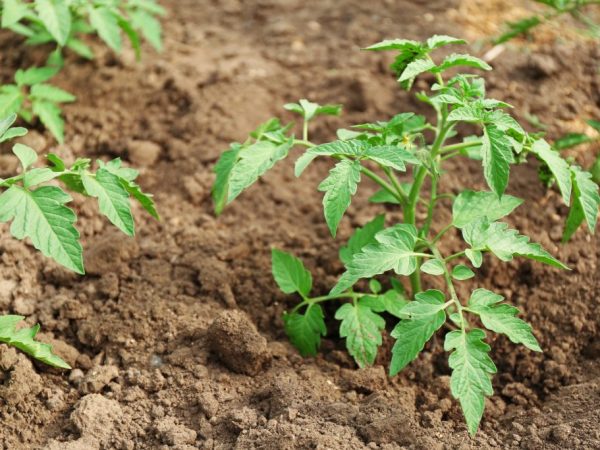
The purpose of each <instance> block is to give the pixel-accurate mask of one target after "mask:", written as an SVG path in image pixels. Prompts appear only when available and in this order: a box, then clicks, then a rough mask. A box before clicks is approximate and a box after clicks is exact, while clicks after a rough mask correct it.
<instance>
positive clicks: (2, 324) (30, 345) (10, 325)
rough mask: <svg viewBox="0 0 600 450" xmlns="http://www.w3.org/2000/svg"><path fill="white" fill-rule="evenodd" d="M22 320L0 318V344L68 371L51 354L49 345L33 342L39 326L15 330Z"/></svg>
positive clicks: (12, 317)
mask: <svg viewBox="0 0 600 450" xmlns="http://www.w3.org/2000/svg"><path fill="white" fill-rule="evenodd" d="M23 319H24V317H23V316H13V315H4V316H0V342H4V343H6V344H8V345H12V346H13V347H16V348H18V349H19V350H21V351H22V352H24V353H26V354H28V355H30V356H32V357H33V358H35V359H38V360H40V361H42V362H44V363H46V364H48V365H50V366H54V367H59V368H61V369H70V368H71V366H69V365H68V364H67V363H66V362H65V361H63V360H62V359H61V358H60V357H58V356H57V355H55V354H54V353H52V346H51V345H49V344H44V343H43V342H39V341H36V340H35V335H36V334H37V332H38V331H39V329H40V326H39V325H35V326H33V327H31V328H21V329H19V330H17V329H16V325H17V324H18V323H19V322H21V321H22V320H23Z"/></svg>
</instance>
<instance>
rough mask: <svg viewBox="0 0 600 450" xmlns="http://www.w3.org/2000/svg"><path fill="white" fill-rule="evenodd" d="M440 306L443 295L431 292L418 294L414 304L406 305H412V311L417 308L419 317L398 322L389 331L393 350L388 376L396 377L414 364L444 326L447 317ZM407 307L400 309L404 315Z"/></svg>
mask: <svg viewBox="0 0 600 450" xmlns="http://www.w3.org/2000/svg"><path fill="white" fill-rule="evenodd" d="M443 304H444V294H442V293H441V292H440V291H433V290H430V291H426V292H421V293H419V294H417V295H416V296H415V300H414V301H413V302H411V303H409V304H408V305H413V306H412V309H413V310H416V309H417V306H418V307H419V308H420V312H421V314H418V315H417V314H415V315H414V316H413V318H412V319H403V320H401V321H400V322H399V323H398V324H397V325H396V327H395V328H394V330H393V331H392V333H391V334H392V337H393V338H394V339H396V342H395V343H394V347H393V348H392V361H391V363H390V376H394V375H396V374H397V373H398V372H400V371H401V370H402V369H404V368H405V367H406V366H407V365H408V364H409V363H410V362H412V361H414V360H415V358H416V357H417V356H418V354H419V353H420V352H421V351H422V350H423V348H424V347H425V344H426V343H427V341H429V339H431V337H432V336H433V334H434V333H435V332H436V331H437V330H439V329H440V328H441V327H442V325H444V323H445V322H446V313H445V311H444V309H443ZM408 305H407V306H405V307H404V308H403V309H402V311H403V312H404V311H405V310H406V308H407V307H408Z"/></svg>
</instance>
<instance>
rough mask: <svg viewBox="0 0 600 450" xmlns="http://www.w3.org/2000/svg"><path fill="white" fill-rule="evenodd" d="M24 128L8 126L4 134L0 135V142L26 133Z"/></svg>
mask: <svg viewBox="0 0 600 450" xmlns="http://www.w3.org/2000/svg"><path fill="white" fill-rule="evenodd" d="M27 132H28V131H27V129H26V128H21V127H14V128H9V129H8V130H7V131H6V132H5V133H4V134H2V135H0V143H2V142H5V141H8V140H10V139H14V138H16V137H21V136H25V135H26V134H27Z"/></svg>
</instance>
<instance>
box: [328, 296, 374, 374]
mask: <svg viewBox="0 0 600 450" xmlns="http://www.w3.org/2000/svg"><path fill="white" fill-rule="evenodd" d="M335 318H336V319H337V320H341V321H342V323H340V336H341V337H342V338H346V348H347V349H348V353H350V355H352V357H353V358H354V360H355V361H356V363H357V364H358V366H359V367H361V368H362V367H366V366H370V365H372V364H373V362H374V361H375V357H376V356H377V348H378V347H379V346H380V345H381V343H382V337H381V330H383V329H384V328H385V320H383V318H382V317H381V316H379V315H378V314H376V313H374V312H373V311H372V310H371V309H370V308H369V307H367V306H365V305H363V304H361V303H357V304H356V305H353V304H351V303H346V304H344V305H342V306H341V307H340V308H339V309H338V310H337V312H336V313H335Z"/></svg>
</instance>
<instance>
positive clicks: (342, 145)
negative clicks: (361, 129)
mask: <svg viewBox="0 0 600 450" xmlns="http://www.w3.org/2000/svg"><path fill="white" fill-rule="evenodd" d="M368 146H369V144H368V143H367V142H365V141H360V140H357V139H351V140H348V141H334V142H329V143H327V144H321V145H317V146H316V147H313V148H311V149H309V150H307V151H306V152H304V154H303V155H302V156H300V158H298V160H297V161H296V167H295V169H294V174H295V175H296V176H297V177H299V176H300V175H302V172H304V169H306V168H307V167H308V165H309V164H310V163H311V162H312V161H313V160H314V159H315V158H316V157H317V156H359V155H361V154H362V153H363V152H364V151H365V150H366V149H367V148H368Z"/></svg>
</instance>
